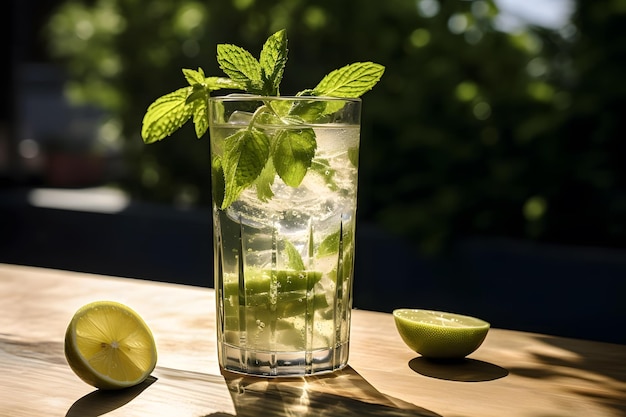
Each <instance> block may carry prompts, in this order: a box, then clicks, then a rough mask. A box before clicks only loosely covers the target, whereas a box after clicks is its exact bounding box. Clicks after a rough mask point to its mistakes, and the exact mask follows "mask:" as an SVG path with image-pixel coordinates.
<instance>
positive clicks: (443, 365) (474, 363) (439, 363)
mask: <svg viewBox="0 0 626 417" xmlns="http://www.w3.org/2000/svg"><path fill="white" fill-rule="evenodd" d="M409 367H410V368H411V369H412V370H414V371H415V372H417V373H418V374H421V375H424V376H427V377H430V378H437V379H445V380H448V381H459V382H483V381H493V380H494V379H500V378H504V377H505V376H507V375H508V374H509V371H507V370H506V369H504V368H502V367H501V366H498V365H495V364H493V363H489V362H484V361H479V360H476V359H468V358H464V359H457V360H435V359H427V358H424V357H422V356H420V357H417V358H413V359H411V360H410V361H409Z"/></svg>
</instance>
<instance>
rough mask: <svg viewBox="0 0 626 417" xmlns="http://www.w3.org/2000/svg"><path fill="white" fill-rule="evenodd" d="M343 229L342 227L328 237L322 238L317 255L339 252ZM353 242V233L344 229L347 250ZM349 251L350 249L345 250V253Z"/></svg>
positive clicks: (344, 245)
mask: <svg viewBox="0 0 626 417" xmlns="http://www.w3.org/2000/svg"><path fill="white" fill-rule="evenodd" d="M341 231H342V229H341V228H340V229H339V230H337V231H336V232H334V233H332V234H330V235H328V236H326V238H325V239H324V240H322V243H320V245H319V247H318V248H317V256H327V255H333V254H335V253H338V252H339V238H340V237H341ZM351 244H352V233H351V232H350V231H348V232H346V231H345V230H344V231H343V247H344V251H345V248H346V247H347V246H348V245H351ZM349 252H350V251H345V253H349Z"/></svg>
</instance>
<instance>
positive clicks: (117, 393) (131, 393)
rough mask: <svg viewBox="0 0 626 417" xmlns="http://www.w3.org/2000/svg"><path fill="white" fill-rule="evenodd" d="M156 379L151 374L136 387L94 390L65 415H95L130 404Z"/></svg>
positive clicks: (84, 416)
mask: <svg viewBox="0 0 626 417" xmlns="http://www.w3.org/2000/svg"><path fill="white" fill-rule="evenodd" d="M156 380H157V378H155V377H153V376H149V377H148V378H147V379H146V380H145V381H143V382H142V383H141V384H138V385H135V386H134V387H129V388H125V389H121V390H113V391H110V390H101V389H97V390H95V391H92V392H90V393H89V394H87V395H85V396H83V397H81V398H79V399H78V400H77V401H76V402H75V403H74V404H72V406H71V407H70V408H69V410H67V414H65V417H95V416H101V415H103V414H106V413H109V412H111V411H113V410H115V409H118V408H120V407H122V406H123V405H125V404H128V403H129V402H130V401H132V400H133V399H134V398H135V397H137V396H138V395H139V394H141V393H142V392H143V391H144V390H145V389H146V388H148V387H149V386H150V385H152V384H153V383H154V382H155V381H156Z"/></svg>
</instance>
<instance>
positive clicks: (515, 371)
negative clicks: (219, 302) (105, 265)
mask: <svg viewBox="0 0 626 417" xmlns="http://www.w3.org/2000/svg"><path fill="white" fill-rule="evenodd" d="M104 299H109V300H115V301H119V302H122V303H125V304H127V305H129V306H130V307H132V308H133V309H135V310H136V311H137V312H138V313H139V314H140V315H141V316H142V317H143V318H144V320H145V321H146V322H147V323H148V325H149V326H150V327H151V329H152V331H153V333H154V336H155V339H156V343H157V349H158V354H159V359H158V363H157V367H156V369H155V370H154V372H153V373H152V375H151V376H150V377H149V379H148V380H147V381H146V382H144V383H143V384H141V385H139V386H137V387H134V388H130V389H127V390H122V391H117V392H106V391H99V390H96V389H94V388H92V387H90V386H89V385H86V384H85V383H83V382H82V381H81V380H79V379H78V378H77V377H76V376H75V375H74V374H73V373H72V371H71V369H70V368H69V366H68V365H67V363H66V361H65V357H64V355H63V336H64V332H65V329H66V326H67V324H68V323H69V321H70V319H71V317H72V315H73V314H74V312H75V311H76V310H77V309H78V308H79V307H80V306H82V305H83V304H86V303H88V302H90V301H95V300H104ZM0 301H1V302H0V416H3V417H4V416H7V417H9V416H10V417H20V416H28V417H33V416H63V415H65V416H82V417H85V416H100V415H107V416H128V417H133V416H149V417H157V416H168V417H169V416H193V417H208V416H216V417H224V416H232V415H236V416H261V415H278V416H318V415H331V416H347V415H355V416H368V415H371V416H446V417H472V416H480V417H488V416H498V417H502V416H509V417H510V416H520V417H522V416H524V417H547V416H550V417H557V416H563V417H565V416H567V417H572V416H585V417H599V416H616V417H617V416H625V415H626V346H624V345H616V344H608V343H597V342H591V341H584V340H576V339H565V338H559V337H552V336H547V335H541V334H531V333H523V332H516V331H511V330H502V329H491V330H490V332H489V334H488V336H487V339H486V340H485V342H484V344H483V345H482V346H481V347H480V348H479V349H478V350H477V351H476V352H475V353H474V354H472V355H470V357H469V358H468V359H466V360H465V361H462V362H459V363H456V364H438V363H431V362H429V361H426V360H424V359H422V358H421V357H419V355H417V354H416V353H414V352H412V351H410V350H409V349H408V348H407V347H406V346H405V345H404V344H403V343H402V341H401V339H400V337H399V335H398V334H397V332H396V330H395V326H394V323H393V318H392V316H391V315H390V314H385V313H376V312H369V311H359V310H355V311H354V313H353V324H352V336H351V340H352V342H351V350H350V361H349V366H348V367H347V369H345V370H343V371H340V372H337V373H335V374H330V375H326V376H317V377H308V378H290V379H264V378H254V377H242V376H240V375H235V374H230V373H226V372H221V371H220V369H219V367H218V365H217V352H216V346H215V324H214V314H215V307H214V292H213V290H211V289H206V288H198V287H190V286H181V285H173V284H163V283H155V282H148V281H141V280H132V279H125V278H115V277H104V276H97V275H90V274H81V273H75V272H67V271H58V270H49V269H39V268H31V267H23V266H14V265H3V264H0ZM520 313H523V312H520ZM616 331H624V329H623V328H622V329H616Z"/></svg>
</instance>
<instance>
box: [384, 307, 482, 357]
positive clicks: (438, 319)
mask: <svg viewBox="0 0 626 417" xmlns="http://www.w3.org/2000/svg"><path fill="white" fill-rule="evenodd" d="M393 318H394V321H395V323H396V328H397V329H398V333H400V336H401V337H402V340H403V341H404V343H406V344H407V346H408V347H409V348H411V349H412V350H414V351H415V352H417V353H419V354H421V355H422V356H424V357H425V358H434V359H460V358H464V357H466V356H467V355H469V354H470V353H472V352H474V351H475V350H476V349H478V347H479V346H480V345H481V344H482V343H483V341H484V340H485V337H486V336H487V332H488V331H489V327H490V324H489V323H488V322H486V321H484V320H481V319H478V318H475V317H470V316H464V315H461V314H455V313H447V312H443V311H433V310H418V309H408V308H401V309H396V310H394V311H393Z"/></svg>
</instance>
